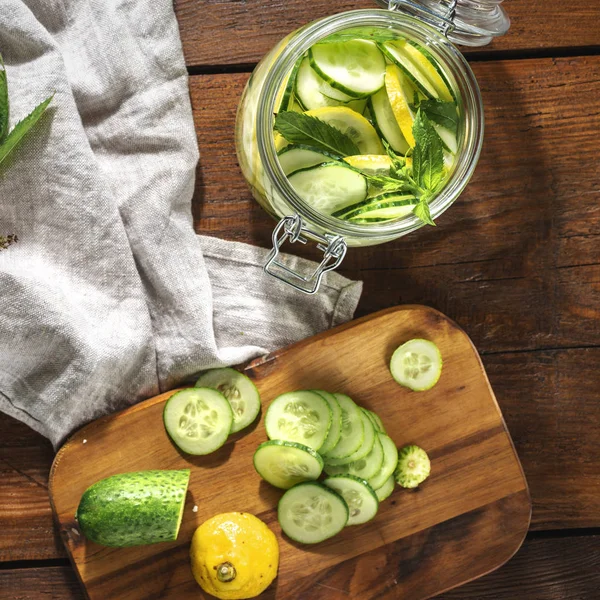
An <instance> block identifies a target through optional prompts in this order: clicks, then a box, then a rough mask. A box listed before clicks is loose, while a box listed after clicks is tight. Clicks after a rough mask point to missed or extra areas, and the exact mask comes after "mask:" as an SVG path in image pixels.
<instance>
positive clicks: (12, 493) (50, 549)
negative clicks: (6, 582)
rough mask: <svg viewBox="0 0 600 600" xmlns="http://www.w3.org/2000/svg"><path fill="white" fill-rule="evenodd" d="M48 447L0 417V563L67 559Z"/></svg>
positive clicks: (28, 431) (20, 426)
mask: <svg viewBox="0 0 600 600" xmlns="http://www.w3.org/2000/svg"><path fill="white" fill-rule="evenodd" d="M53 457H54V452H53V451H52V447H51V445H50V442H48V440H46V439H45V438H43V437H42V436H41V435H39V434H37V433H35V432H34V431H32V430H31V429H30V428H29V427H27V425H24V424H23V423H20V422H18V421H16V420H15V419H13V418H11V417H8V416H6V415H1V416H0V531H1V532H2V534H1V535H0V562H2V561H15V560H27V559H45V558H56V557H59V556H66V551H65V548H64V546H63V543H62V541H61V540H60V538H59V537H58V535H57V533H56V530H55V528H54V524H53V519H52V509H51V508H50V499H49V497H48V473H49V471H50V466H51V465H52V459H53Z"/></svg>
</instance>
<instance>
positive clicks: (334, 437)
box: [312, 390, 342, 454]
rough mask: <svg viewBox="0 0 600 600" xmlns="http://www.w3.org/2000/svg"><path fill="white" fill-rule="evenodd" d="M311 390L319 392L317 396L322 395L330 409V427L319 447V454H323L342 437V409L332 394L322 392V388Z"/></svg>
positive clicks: (333, 446)
mask: <svg viewBox="0 0 600 600" xmlns="http://www.w3.org/2000/svg"><path fill="white" fill-rule="evenodd" d="M312 391H313V392H315V393H316V394H319V396H322V397H323V398H324V399H325V400H326V402H327V404H329V408H330V409H331V427H330V428H329V433H328V434H327V437H326V438H325V441H324V442H323V445H322V446H321V447H320V448H319V454H325V453H326V452H329V451H330V450H333V448H335V445H336V444H337V443H338V442H339V441H340V437H342V409H341V408H340V403H339V402H338V401H337V400H336V399H335V396H334V395H333V394H330V393H329V392H324V391H323V390H312Z"/></svg>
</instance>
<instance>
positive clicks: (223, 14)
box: [175, 0, 600, 66]
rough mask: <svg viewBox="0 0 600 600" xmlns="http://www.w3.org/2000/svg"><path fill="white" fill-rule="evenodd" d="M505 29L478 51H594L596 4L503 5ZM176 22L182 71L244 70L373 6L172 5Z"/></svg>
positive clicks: (223, 0)
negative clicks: (317, 26) (322, 23)
mask: <svg viewBox="0 0 600 600" xmlns="http://www.w3.org/2000/svg"><path fill="white" fill-rule="evenodd" d="M504 6H505V8H506V10H507V11H508V13H509V15H510V18H511V22H512V25H511V29H510V30H509V32H508V34H507V35H506V36H504V37H502V38H498V39H496V40H495V41H494V42H493V43H492V44H491V45H490V46H486V47H484V48H482V49H470V48H464V50H465V52H467V53H468V54H477V53H478V52H482V51H483V52H486V53H487V52H494V51H500V50H510V51H513V52H514V51H516V50H532V49H534V50H535V49H540V48H557V49H559V48H568V47H572V46H597V45H600V32H599V31H598V26H597V24H598V21H599V20H600V4H598V2H593V1H592V2H590V1H589V0H570V2H569V3H568V7H567V6H566V5H565V3H564V2H561V1H560V0H529V1H528V2H518V1H517V2H515V1H512V2H511V1H509V2H505V4H504ZM175 7H176V12H177V18H178V21H179V27H180V30H181V37H182V40H183V48H184V52H185V57H186V61H187V63H188V65H190V66H192V65H194V66H195V65H240V64H243V65H247V64H252V63H256V62H258V61H259V60H260V59H261V57H262V56H263V55H264V54H265V53H266V52H268V51H269V50H270V49H271V48H272V47H273V46H274V45H275V44H276V43H277V42H278V41H279V40H280V39H281V38H283V37H284V36H286V35H287V34H288V33H291V32H292V31H294V30H295V29H297V28H298V27H300V26H302V25H304V24H305V23H308V22H310V21H313V20H315V19H318V18H321V17H325V16H328V15H331V14H333V13H339V12H343V11H347V10H355V9H359V8H377V7H376V4H375V2H374V0H355V1H348V0H343V1H341V2H335V3H332V2H330V1H327V0H311V1H310V2H304V1H302V0H289V1H288V2H281V1H278V2H273V1H271V0H246V1H245V2H239V1H238V0H213V1H210V2H198V1H197V0H176V2H175Z"/></svg>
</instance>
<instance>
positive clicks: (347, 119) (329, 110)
mask: <svg viewBox="0 0 600 600" xmlns="http://www.w3.org/2000/svg"><path fill="white" fill-rule="evenodd" d="M306 114H307V115H308V116H309V117H316V118H317V119H320V120H321V121H324V122H325V123H328V124H329V125H331V126H332V127H335V128H336V129H339V130H340V131H341V132H342V133H344V134H346V135H347V136H348V137H349V138H350V139H351V140H352V141H353V142H354V143H355V144H356V145H357V146H358V149H359V150H360V153H361V154H385V150H384V148H383V146H382V144H381V141H380V140H379V136H378V135H377V131H376V130H375V128H374V127H373V125H371V123H369V121H367V119H365V118H364V117H363V116H362V115H361V114H359V113H357V112H356V111H355V110H352V109H351V108H348V107H347V106H327V107H325V108H316V109H314V110H309V111H308V112H307V113H306Z"/></svg>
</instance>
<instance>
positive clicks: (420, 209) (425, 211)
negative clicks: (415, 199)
mask: <svg viewBox="0 0 600 600" xmlns="http://www.w3.org/2000/svg"><path fill="white" fill-rule="evenodd" d="M413 213H414V214H415V215H416V216H417V217H419V219H421V221H423V223H425V224H426V225H432V226H433V227H435V223H434V222H433V219H432V218H431V212H430V210H429V203H428V202H427V200H426V199H425V198H421V200H420V202H419V204H417V205H416V206H415V207H414V208H413Z"/></svg>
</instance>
